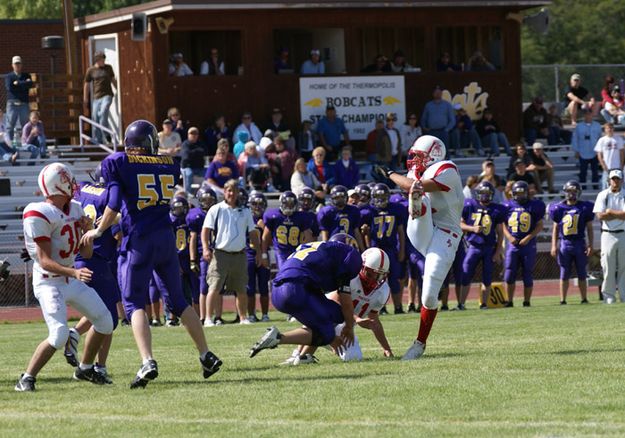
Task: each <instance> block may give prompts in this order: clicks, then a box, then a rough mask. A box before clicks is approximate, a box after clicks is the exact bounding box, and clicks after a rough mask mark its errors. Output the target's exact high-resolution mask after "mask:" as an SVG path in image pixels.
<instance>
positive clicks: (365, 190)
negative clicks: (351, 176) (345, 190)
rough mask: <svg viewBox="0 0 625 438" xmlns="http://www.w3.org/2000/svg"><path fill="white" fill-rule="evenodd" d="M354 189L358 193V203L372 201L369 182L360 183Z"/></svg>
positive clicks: (365, 203) (363, 203)
mask: <svg viewBox="0 0 625 438" xmlns="http://www.w3.org/2000/svg"><path fill="white" fill-rule="evenodd" d="M374 187H375V186H374ZM354 191H355V192H356V194H357V195H358V205H367V204H369V202H370V201H371V187H369V186H368V185H367V184H358V185H357V186H356V188H355V189H354Z"/></svg>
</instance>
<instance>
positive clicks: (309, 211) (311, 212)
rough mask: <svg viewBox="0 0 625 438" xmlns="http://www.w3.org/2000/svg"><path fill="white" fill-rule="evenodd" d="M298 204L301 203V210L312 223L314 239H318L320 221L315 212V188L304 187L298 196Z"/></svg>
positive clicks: (311, 229)
mask: <svg viewBox="0 0 625 438" xmlns="http://www.w3.org/2000/svg"><path fill="white" fill-rule="evenodd" d="M297 205H299V211H301V212H302V213H304V216H305V217H306V218H307V219H308V221H309V223H310V231H311V233H312V240H316V239H317V237H318V236H319V223H318V222H317V215H316V214H315V192H314V191H313V189H311V188H310V187H304V188H303V189H302V191H301V192H300V193H299V195H298V196H297Z"/></svg>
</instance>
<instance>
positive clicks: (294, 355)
mask: <svg viewBox="0 0 625 438" xmlns="http://www.w3.org/2000/svg"><path fill="white" fill-rule="evenodd" d="M298 357H299V348H296V349H295V350H293V353H291V355H290V356H289V358H288V359H287V360H285V361H284V362H281V363H280V365H293V361H295V359H296V358H298Z"/></svg>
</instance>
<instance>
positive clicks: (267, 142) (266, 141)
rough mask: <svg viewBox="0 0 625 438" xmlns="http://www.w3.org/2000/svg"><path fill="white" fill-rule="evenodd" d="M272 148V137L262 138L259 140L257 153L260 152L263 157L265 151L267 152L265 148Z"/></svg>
mask: <svg viewBox="0 0 625 438" xmlns="http://www.w3.org/2000/svg"><path fill="white" fill-rule="evenodd" d="M270 146H271V147H273V139H272V137H267V136H265V137H263V138H261V139H260V143H258V152H260V154H261V155H262V156H263V157H264V156H265V151H266V150H267V148H269V147H270Z"/></svg>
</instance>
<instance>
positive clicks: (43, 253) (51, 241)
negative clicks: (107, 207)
mask: <svg viewBox="0 0 625 438" xmlns="http://www.w3.org/2000/svg"><path fill="white" fill-rule="evenodd" d="M37 181H38V183H39V189H40V190H41V193H42V194H43V196H45V201H42V202H31V203H30V204H28V205H27V206H26V208H25V209H24V213H23V216H22V218H23V222H24V242H25V244H26V250H27V251H28V255H29V256H30V258H31V259H32V260H33V261H34V264H33V290H34V294H35V297H36V298H37V300H38V301H39V305H40V306H41V312H42V313H43V316H44V319H45V321H46V325H47V326H48V331H49V335H48V338H47V339H45V340H44V341H42V342H41V343H40V344H39V345H38V346H37V349H36V350H35V352H34V354H33V356H32V357H31V359H30V362H29V363H28V366H27V368H26V372H24V373H23V374H22V375H21V376H20V379H19V380H18V381H17V384H16V385H15V390H16V391H20V392H28V391H34V390H35V382H36V378H37V374H38V373H39V371H41V369H42V368H43V367H44V365H45V364H46V363H48V361H49V360H50V359H51V358H52V356H53V355H54V353H55V352H56V350H58V349H60V348H63V347H64V346H65V343H66V342H67V339H68V337H69V327H68V326H67V304H66V303H69V304H71V305H72V306H73V307H74V308H75V309H76V310H78V311H79V312H81V313H82V314H83V315H85V316H86V317H87V318H88V319H89V321H91V323H92V324H93V327H92V328H91V329H90V330H89V334H88V335H87V339H86V341H85V349H84V352H83V356H82V362H81V363H80V364H79V365H78V366H77V367H76V369H75V371H74V378H75V379H77V380H86V381H90V382H92V383H96V384H104V383H106V380H105V378H104V376H103V375H102V374H100V373H97V372H96V371H95V369H94V366H93V362H94V360H95V356H96V354H97V353H98V351H99V350H100V348H101V346H102V343H103V342H104V339H105V338H106V336H108V335H110V334H111V333H112V332H113V318H112V316H111V312H110V311H109V310H108V309H107V307H106V304H104V302H103V301H102V299H101V298H100V297H99V296H98V293H97V292H96V291H95V290H94V289H92V288H91V287H89V286H87V285H86V284H85V282H89V281H91V279H92V278H93V272H92V271H91V270H90V269H89V268H86V267H82V268H75V267H74V260H75V258H76V255H77V254H78V253H80V254H81V255H82V257H83V258H85V259H88V258H91V256H92V254H93V241H90V242H84V243H81V236H82V235H83V233H84V232H86V231H87V230H89V229H91V227H92V221H91V219H90V218H89V217H88V216H86V215H85V212H84V210H83V208H82V207H81V206H80V204H79V203H78V202H77V201H74V200H73V199H72V198H73V194H74V189H75V184H76V182H75V180H74V176H73V175H72V172H71V170H70V168H69V167H67V166H66V165H64V164H61V163H52V164H48V165H47V166H45V167H44V168H43V169H42V170H41V172H40V173H39V176H38V178H37ZM113 219H114V218H111V222H112V220H113ZM99 237H100V236H99Z"/></svg>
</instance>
